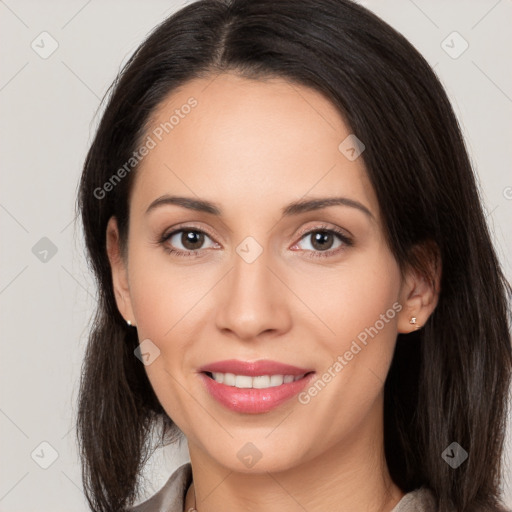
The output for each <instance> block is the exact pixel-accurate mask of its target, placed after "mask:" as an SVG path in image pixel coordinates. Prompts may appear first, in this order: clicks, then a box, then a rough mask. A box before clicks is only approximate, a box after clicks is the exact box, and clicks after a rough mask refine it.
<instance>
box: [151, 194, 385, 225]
mask: <svg viewBox="0 0 512 512" xmlns="http://www.w3.org/2000/svg"><path fill="white" fill-rule="evenodd" d="M164 205H176V206H181V207H182V208H187V209H189V210H194V211H198V212H204V213H209V214H211V215H217V216H219V217H221V216H222V209H221V208H220V206H219V205H218V204H217V203H214V202H211V201H207V200H205V199H194V198H192V197H184V196H171V195H167V194H166V195H163V196H161V197H158V198H157V199H155V200H154V201H153V202H152V203H151V204H150V205H149V206H148V209H147V210H146V215H147V214H148V213H149V212H150V211H152V210H154V209H156V208H158V207H160V206H164ZM330 206H349V207H351V208H356V209H358V210H360V211H361V212H363V213H364V214H366V215H367V216H368V217H370V218H371V219H373V220H375V217H374V216H373V214H372V212H371V211H370V210H369V209H368V208H367V207H366V206H364V205H363V204H361V203H360V202H359V201H356V200H354V199H350V198H348V197H321V198H317V199H299V200H298V201H294V202H292V203H290V204H288V205H287V206H285V207H284V208H282V209H281V216H282V217H290V216H292V215H299V214H301V213H305V212H311V211H315V210H321V209H323V208H328V207H330Z"/></svg>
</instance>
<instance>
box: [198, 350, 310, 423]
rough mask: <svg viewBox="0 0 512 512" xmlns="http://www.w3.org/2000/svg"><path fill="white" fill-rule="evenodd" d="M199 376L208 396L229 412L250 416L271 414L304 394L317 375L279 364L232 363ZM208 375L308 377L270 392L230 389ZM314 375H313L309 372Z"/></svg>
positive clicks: (212, 366) (216, 365)
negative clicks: (293, 398) (280, 406)
mask: <svg viewBox="0 0 512 512" xmlns="http://www.w3.org/2000/svg"><path fill="white" fill-rule="evenodd" d="M200 371H201V373H199V377H200V378H201V380H202V381H203V383H204V385H205V387H206V389H207V391H208V393H209V394H210V396H212V397H213V398H214V399H215V400H217V401H218V402H219V403H220V404H222V405H224V406H225V407H227V408H228V409H230V410H232V411H235V412H240V413H247V414H259V413H264V412H268V411H270V410H272V409H274V408H276V407H278V406H279V405H281V404H282V403H284V402H286V401H287V400H289V399H290V398H292V397H293V396H295V395H297V394H298V393H300V392H301V391H302V390H303V389H304V388H305V387H306V385H307V384H308V383H309V382H310V381H311V380H312V378H313V377H314V376H315V372H314V371H313V370H308V369H306V368H298V367H297V366H290V365H287V364H282V363H278V362H276V361H256V362H254V363H247V362H244V361H237V360H233V359H232V360H229V361H219V362H217V363H213V364H209V365H206V366H204V367H202V368H201V369H200ZM206 372H220V373H234V374H236V375H248V376H251V377H254V376H258V375H294V376H296V375H304V374H307V375H305V376H304V377H303V378H302V379H299V380H296V381H294V382H288V383H286V384H285V383H283V384H281V385H280V386H274V387H270V388H266V389H256V388H237V387H235V386H227V385H226V384H220V383H219V382H216V381H215V380H213V379H212V378H211V377H210V376H208V375H207V374H206ZM308 372H311V373H308Z"/></svg>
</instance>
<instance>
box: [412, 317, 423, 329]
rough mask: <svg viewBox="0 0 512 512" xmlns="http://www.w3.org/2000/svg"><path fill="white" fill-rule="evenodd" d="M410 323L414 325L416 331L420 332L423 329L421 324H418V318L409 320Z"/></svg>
mask: <svg viewBox="0 0 512 512" xmlns="http://www.w3.org/2000/svg"><path fill="white" fill-rule="evenodd" d="M409 323H410V324H412V325H414V326H415V328H416V330H418V329H419V328H420V327H421V326H420V325H419V324H417V323H416V317H415V316H413V317H411V319H410V320H409Z"/></svg>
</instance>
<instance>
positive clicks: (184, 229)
mask: <svg viewBox="0 0 512 512" xmlns="http://www.w3.org/2000/svg"><path fill="white" fill-rule="evenodd" d="M181 232H193V233H202V234H204V235H206V236H208V237H209V238H213V237H212V236H211V235H210V234H209V233H208V232H207V231H204V230H202V229H198V228H196V227H194V226H180V227H179V229H175V230H174V231H171V232H170V233H167V234H164V235H162V237H161V238H160V240H159V241H158V243H159V244H160V245H161V246H162V247H163V249H164V250H165V252H166V253H167V254H172V255H174V256H178V257H188V256H190V257H194V258H200V257H201V256H199V254H198V253H200V252H201V251H203V250H206V249H198V250H196V251H181V250H179V249H172V248H170V247H168V246H167V245H166V242H167V241H168V240H169V239H170V238H171V237H173V236H174V235H175V234H176V233H181ZM317 232H321V233H329V234H334V235H336V236H338V238H339V239H340V240H341V241H342V242H343V244H344V245H345V247H343V246H342V247H338V248H337V249H330V250H328V251H311V250H306V252H309V253H311V254H310V255H309V256H308V257H309V258H328V257H331V256H334V255H336V254H338V253H339V252H340V251H343V250H344V249H346V247H352V246H353V245H354V243H353V241H352V239H350V238H349V237H347V236H346V235H345V234H344V233H343V232H342V231H341V230H338V229H336V228H332V227H329V226H325V225H321V226H317V227H315V228H313V229H310V230H308V231H306V232H304V233H301V234H300V239H299V241H300V240H302V239H303V238H304V237H306V236H308V235H311V234H313V233H317Z"/></svg>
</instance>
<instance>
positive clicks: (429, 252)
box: [398, 241, 442, 333]
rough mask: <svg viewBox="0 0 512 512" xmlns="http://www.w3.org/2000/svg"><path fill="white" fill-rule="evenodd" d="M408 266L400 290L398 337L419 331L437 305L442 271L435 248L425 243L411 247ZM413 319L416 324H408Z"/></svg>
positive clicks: (429, 242) (439, 258)
mask: <svg viewBox="0 0 512 512" xmlns="http://www.w3.org/2000/svg"><path fill="white" fill-rule="evenodd" d="M410 262H411V263H410V264H409V266H408V269H407V271H406V272H405V278H404V279H403V281H402V286H401V289H400V296H399V302H400V304H401V305H402V310H401V311H400V312H399V314H398V332H399V333H409V332H411V331H415V330H416V329H419V328H421V327H423V326H424V325H425V323H426V322H427V320H428V318H429V317H430V315H431V314H432V313H433V311H434V309H435V308H436V306H437V303H438V301H439V293H440V288H441V272H442V270H441V257H440V253H439V248H438V246H437V244H435V243H434V242H432V241H427V242H425V243H423V244H421V245H417V246H415V247H414V248H413V250H412V251H411V260H410ZM418 268H422V269H424V270H423V271H420V270H418ZM414 318H415V319H416V321H415V322H413V323H411V319H414Z"/></svg>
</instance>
